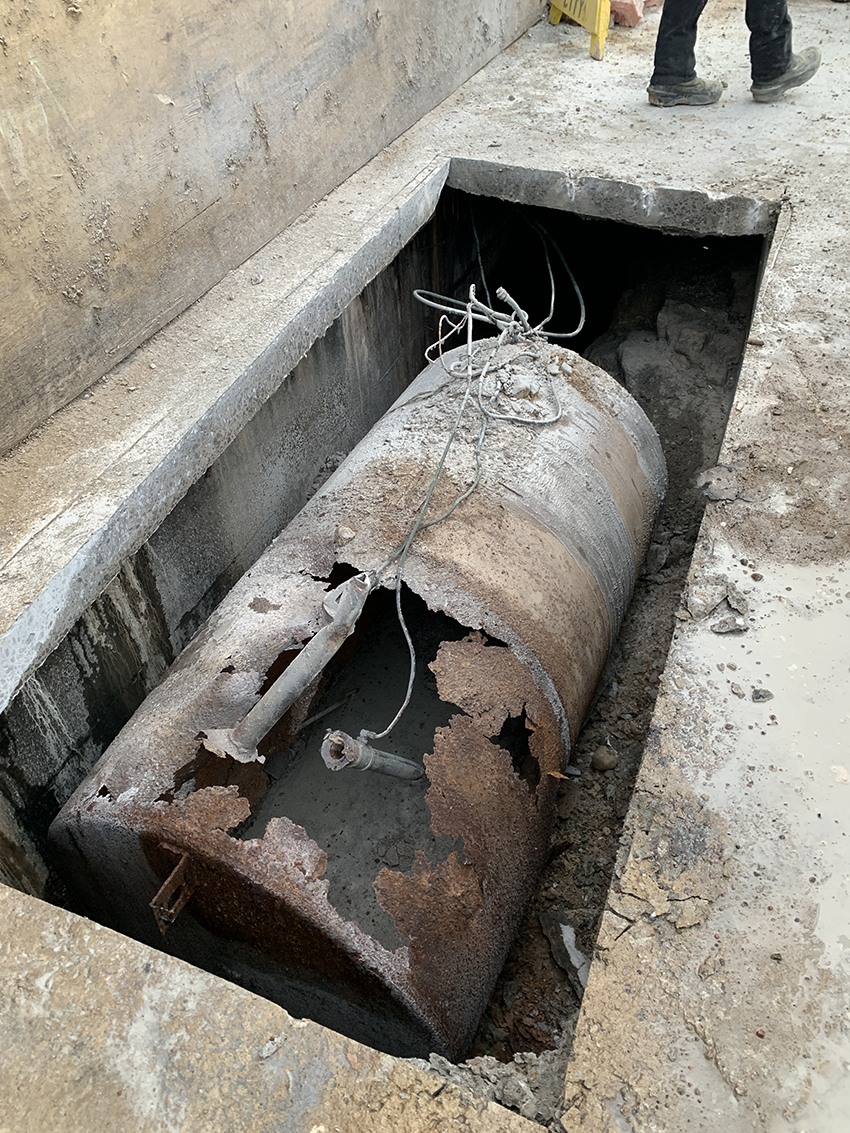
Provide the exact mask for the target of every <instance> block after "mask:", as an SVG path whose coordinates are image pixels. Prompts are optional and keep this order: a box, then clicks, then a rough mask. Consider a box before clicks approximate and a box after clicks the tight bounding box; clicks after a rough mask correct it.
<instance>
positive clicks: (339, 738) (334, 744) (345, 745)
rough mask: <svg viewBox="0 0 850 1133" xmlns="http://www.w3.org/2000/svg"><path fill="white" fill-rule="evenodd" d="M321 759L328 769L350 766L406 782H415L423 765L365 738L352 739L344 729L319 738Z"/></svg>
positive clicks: (420, 775) (421, 773)
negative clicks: (373, 743)
mask: <svg viewBox="0 0 850 1133" xmlns="http://www.w3.org/2000/svg"><path fill="white" fill-rule="evenodd" d="M322 759H323V760H324V761H325V766H326V767H328V768H330V770H331V771H343V770H344V769H345V768H346V767H351V768H352V769H354V770H355V771H377V772H378V773H379V774H380V775H392V776H393V778H394V779H405V780H406V781H408V782H415V781H416V780H417V779H421V778H422V777H423V775H424V774H425V768H424V767H423V766H422V765H421V764H419V763H414V762H413V760H412V759H405V758H404V756H401V755H393V754H392V752H389V751H380V750H379V749H378V748H375V747H372V746H371V745H370V744H368V743H366V741H365V740H363V739H357V740H356V739H354V737H353V736H349V735H348V734H347V733H345V732H331V731H329V732H328V733H327V734H326V736H325V738H324V740H323V741H322Z"/></svg>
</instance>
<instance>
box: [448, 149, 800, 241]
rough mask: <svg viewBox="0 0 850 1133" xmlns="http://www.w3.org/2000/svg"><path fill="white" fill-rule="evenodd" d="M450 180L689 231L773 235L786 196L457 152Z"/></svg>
mask: <svg viewBox="0 0 850 1133" xmlns="http://www.w3.org/2000/svg"><path fill="white" fill-rule="evenodd" d="M447 184H448V186H449V187H450V188H452V189H461V190H462V191H463V192H466V193H473V194H475V195H477V196H487V197H498V198H499V199H500V200H506V201H513V202H515V203H517V204H524V205H534V206H536V207H539V208H550V209H560V210H562V211H565V212H574V213H577V214H578V215H579V216H587V217H596V218H598V219H601V220H614V221H618V222H620V223H622V224H635V225H638V226H640V227H642V228H659V229H662V230H663V231H665V232H670V233H679V234H683V235H688V236H757V235H769V234H770V233H771V232H772V231H773V228H774V225H775V223H776V218H777V216H778V215H779V210H780V206H781V201H774V200H756V199H753V198H751V197H744V196H739V195H737V194H727V193H709V192H706V191H705V190H697V189H692V188H689V187H688V186H684V185H683V186H679V187H674V186H671V185H656V184H646V185H640V184H635V183H634V182H630V181H620V180H616V179H614V178H610V177H597V176H594V175H592V174H588V173H584V172H581V171H572V170H566V171H564V170H551V169H527V168H524V167H523V166H516V165H504V164H500V163H498V162H490V161H481V160H476V159H473V158H458V157H455V158H452V162H451V169H450V172H449V178H448V182H447Z"/></svg>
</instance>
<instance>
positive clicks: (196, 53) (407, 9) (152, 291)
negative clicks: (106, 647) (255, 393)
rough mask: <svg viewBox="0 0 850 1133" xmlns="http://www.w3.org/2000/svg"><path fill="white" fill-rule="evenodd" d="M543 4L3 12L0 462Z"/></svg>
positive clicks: (73, 6) (76, 5)
mask: <svg viewBox="0 0 850 1133" xmlns="http://www.w3.org/2000/svg"><path fill="white" fill-rule="evenodd" d="M542 7H543V6H542V4H541V3H540V0H475V2H473V0H455V2H454V3H449V0H405V2H404V3H401V2H399V0H385V2H381V3H378V2H377V0H336V2H334V3H331V2H330V0H322V2H320V3H311V4H303V3H300V4H299V3H295V2H294V0H281V2H279V3H277V2H272V0H111V2H109V3H106V2H103V3H100V4H94V3H92V2H91V0H73V2H72V0H62V2H60V0H31V2H30V3H28V4H26V5H21V4H17V3H13V4H11V5H9V6H4V14H3V16H2V17H0V51H2V54H0V231H2V233H3V241H2V247H0V308H2V310H3V319H2V322H0V453H3V452H5V451H6V450H7V449H9V448H10V447H11V446H12V445H14V444H15V443H16V442H17V441H19V440H20V439H21V438H22V437H24V436H25V435H26V434H27V433H28V432H29V431H30V430H31V429H33V428H34V427H35V426H37V425H38V424H40V423H41V422H42V421H44V420H45V418H46V417H48V416H49V415H50V414H51V413H53V412H55V411H56V410H57V409H59V408H60V407H61V406H63V405H65V404H67V403H68V402H69V401H70V400H71V399H73V398H74V397H76V396H77V395H78V394H79V393H80V392H81V391H82V390H84V389H85V388H86V387H87V386H88V385H90V384H91V382H92V381H94V380H95V379H96V378H98V377H100V376H101V375H102V374H104V373H105V372H106V371H108V370H109V369H111V368H112V367H113V366H114V365H115V364H116V363H117V362H119V361H120V360H121V359H122V358H123V357H124V356H126V355H127V354H129V353H130V351H132V350H133V348H134V347H135V346H137V345H138V344H139V343H140V342H142V341H144V340H145V339H147V338H148V337H149V336H150V335H151V334H153V333H154V332H155V331H156V330H158V329H159V328H160V327H161V326H164V325H165V324H166V323H167V322H168V321H169V320H171V319H172V318H173V317H174V316H175V315H176V314H178V313H179V312H180V311H182V310H184V309H185V308H186V307H187V306H188V305H189V304H190V303H191V302H192V301H193V300H194V299H196V298H197V297H198V296H199V295H202V294H203V293H204V292H205V291H207V290H208V289H209V288H210V287H211V286H212V285H213V284H215V283H216V282H217V281H219V280H220V279H221V278H222V277H223V276H224V275H225V273H226V272H227V271H228V270H230V269H231V268H233V267H235V266H237V265H238V264H240V263H242V261H243V260H245V259H246V258H247V256H249V255H250V254H252V253H253V252H254V251H256V250H257V249H258V248H259V247H261V246H262V245H263V244H265V243H266V242H267V241H268V240H269V239H271V238H272V237H273V236H274V235H275V234H276V233H278V232H280V231H281V229H283V228H284V227H285V226H286V225H287V224H288V223H289V222H290V221H292V220H293V218H295V217H297V216H299V215H300V214H301V213H302V212H303V211H304V210H305V209H306V208H308V207H309V206H310V205H311V204H312V203H313V202H314V201H316V200H317V199H319V198H320V197H322V196H324V195H325V194H326V193H327V192H329V191H330V190H331V189H333V188H334V187H336V186H337V185H339V184H340V183H341V182H342V181H343V180H344V178H345V177H347V176H348V175H349V174H350V173H351V172H353V171H354V170H356V169H357V168H359V167H360V166H361V165H363V164H364V162H366V161H368V160H369V159H370V158H371V157H372V156H373V155H375V154H376V153H378V152H379V151H380V150H381V149H382V148H383V147H384V146H385V145H386V144H387V143H388V142H390V141H391V140H392V139H393V138H395V137H397V136H398V135H399V134H400V133H401V132H402V131H403V130H405V129H406V128H407V127H408V126H410V125H411V124H412V123H413V122H415V121H416V120H417V119H418V118H420V117H421V116H422V114H423V113H425V112H426V111H427V110H430V109H431V108H432V107H434V106H435V105H436V104H437V103H438V102H440V101H441V100H442V99H443V98H445V97H446V95H448V94H449V93H450V92H451V91H453V90H454V89H455V88H456V87H457V86H458V85H459V84H460V83H461V82H463V81H464V79H466V78H467V77H468V76H469V75H471V74H472V73H474V72H475V71H476V70H478V68H480V67H481V66H482V65H483V64H484V63H485V62H487V60H489V59H491V58H492V57H493V56H495V55H496V54H497V53H498V52H499V51H500V50H501V49H502V48H503V47H504V46H505V45H506V44H508V43H510V42H511V41H512V40H513V39H515V38H516V36H517V35H519V34H520V33H521V32H522V31H523V30H524V29H525V28H526V27H528V26H529V24H530V23H531V22H532V21H533V20H534V19H535V18H536V17H537V16H538V15H539V14H540V12H541V10H542Z"/></svg>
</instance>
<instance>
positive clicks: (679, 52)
mask: <svg viewBox="0 0 850 1133" xmlns="http://www.w3.org/2000/svg"><path fill="white" fill-rule="evenodd" d="M706 2H707V0H666V2H665V4H664V9H663V11H662V13H661V23H660V24H659V27H658V39H657V40H656V41H655V70H654V71H653V73H652V78H651V79H650V86H653V87H658V86H662V87H663V86H675V85H677V84H679V83H689V82H691V81H692V80H693V79H694V78H696V60H695V59H694V46H695V44H696V41H697V20H699V18H700V15H701V14H702V10H703V8H704V7H705V5H706ZM750 2H751V3H752V2H753V0H750Z"/></svg>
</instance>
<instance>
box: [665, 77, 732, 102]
mask: <svg viewBox="0 0 850 1133" xmlns="http://www.w3.org/2000/svg"><path fill="white" fill-rule="evenodd" d="M725 85H726V84H725V83H721V82H719V81H718V80H717V79H689V80H688V82H686V83H670V84H669V85H668V84H664V85H662V84H661V83H650V84H649V86H648V87H647V88H646V93H647V94H648V95H649V101H650V102H651V103H652V105H653V106H710V105H711V103H712V102H717V100H718V98H720V96H721V94H723V88H724V86H725Z"/></svg>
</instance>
